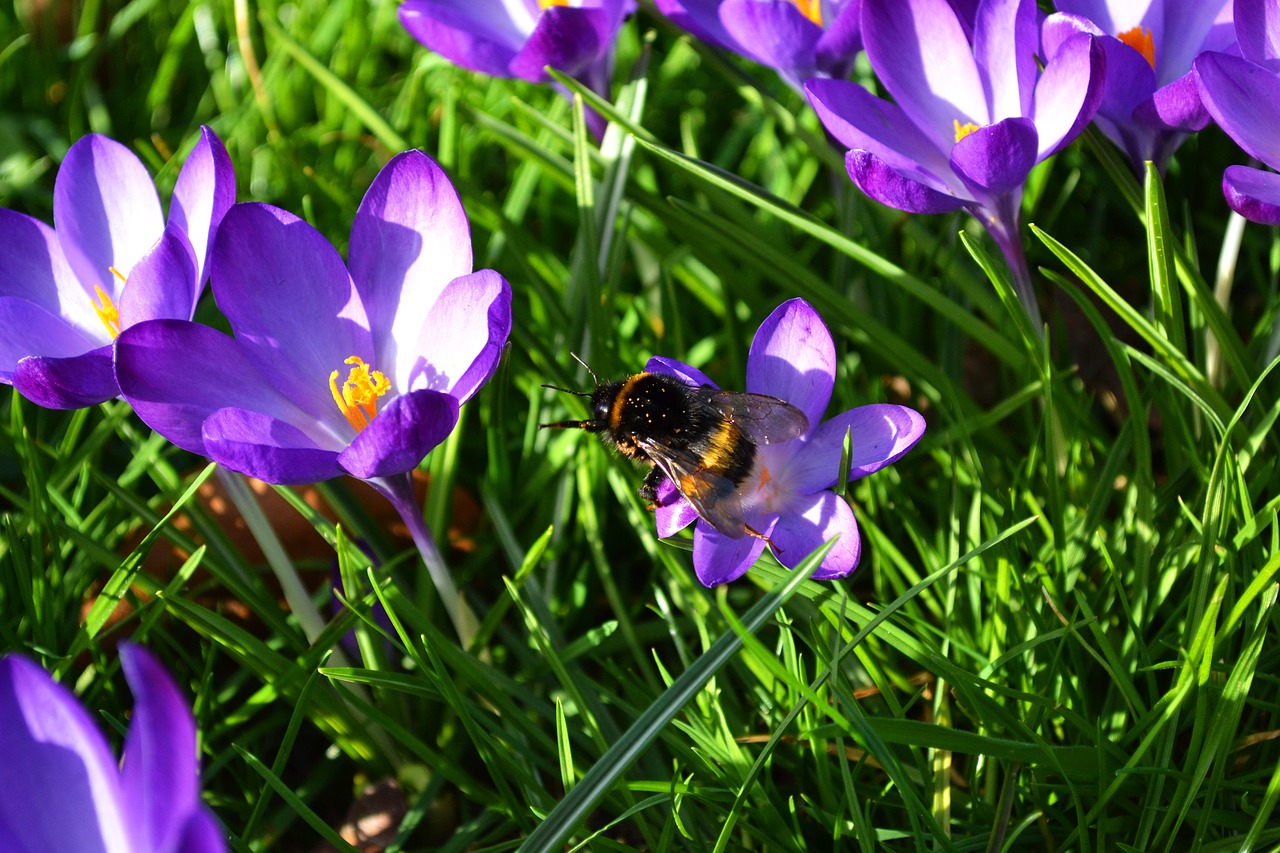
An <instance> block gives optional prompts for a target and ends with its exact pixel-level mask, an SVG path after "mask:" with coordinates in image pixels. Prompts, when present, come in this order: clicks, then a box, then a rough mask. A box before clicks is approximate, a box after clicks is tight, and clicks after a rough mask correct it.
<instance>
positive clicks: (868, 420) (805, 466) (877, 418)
mask: <svg viewBox="0 0 1280 853" xmlns="http://www.w3.org/2000/svg"><path fill="white" fill-rule="evenodd" d="M924 429H925V422H924V418H923V417H921V416H920V413H919V412H917V411H915V410H914V409H909V408H907V407H906V406H894V405H890V404H888V403H872V404H871V405H868V406H859V407H858V408H856V409H850V410H849V411H847V412H841V413H840V414H838V415H836V416H835V417H834V418H832V419H831V420H829V421H826V422H825V423H823V424H822V425H821V426H819V427H818V428H817V429H816V430H814V432H813V433H812V434H811V435H810V436H809V437H808V438H807V439H806V440H805V441H803V442H802V443H799V444H798V445H797V449H796V451H795V452H794V454H793V455H792V456H791V458H790V460H789V461H788V462H786V463H785V468H784V469H780V470H775V471H774V472H773V474H774V478H775V479H777V480H781V481H784V482H785V483H786V488H787V490H788V491H791V492H794V493H796V494H810V493H813V492H817V491H821V490H822V489H830V488H831V487H832V486H834V485H835V484H836V477H837V475H838V474H839V472H840V456H841V454H842V453H843V451H844V437H845V433H846V432H849V433H850V434H851V441H852V445H853V453H852V455H851V456H850V458H849V479H850V480H856V479H858V478H859V477H865V476H866V475H868V474H871V473H873V472H875V471H879V470H880V469H881V468H885V467H887V466H889V465H892V464H893V463H894V462H897V461H898V460H899V459H901V458H902V456H903V455H904V454H905V453H906V452H907V451H908V450H910V449H911V448H912V447H915V445H916V442H918V441H919V440H920V437H921V436H922V435H924Z"/></svg>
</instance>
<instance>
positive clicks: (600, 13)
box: [508, 0, 625, 83]
mask: <svg viewBox="0 0 1280 853" xmlns="http://www.w3.org/2000/svg"><path fill="white" fill-rule="evenodd" d="M624 10H625V5H624V2H623V0H603V2H602V3H601V4H600V5H599V6H595V7H585V6H550V7H548V8H547V9H545V10H543V12H542V14H541V15H539V16H538V21H537V24H535V26H534V28H533V32H532V33H531V34H530V35H529V38H528V39H527V40H526V41H525V43H524V45H523V46H521V48H520V50H519V51H517V52H516V55H515V56H514V57H512V58H511V62H510V65H509V66H508V68H509V70H510V73H511V74H512V75H514V76H516V77H519V78H520V79H522V80H528V81H529V82H531V83H545V82H547V81H549V80H550V79H551V78H550V76H549V75H548V74H547V71H546V69H547V67H548V66H550V67H551V68H554V69H556V70H557V71H563V72H564V73H566V74H569V75H571V76H574V77H581V76H582V75H583V74H585V73H586V72H587V70H588V69H589V68H590V67H591V66H592V65H594V64H595V63H597V62H598V61H600V60H601V59H602V58H604V57H605V56H606V55H607V54H608V53H609V51H610V49H611V48H612V46H613V41H614V37H615V36H616V35H617V33H618V27H619V26H620V25H621V24H622V14H623V12H624Z"/></svg>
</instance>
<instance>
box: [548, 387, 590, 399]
mask: <svg viewBox="0 0 1280 853" xmlns="http://www.w3.org/2000/svg"><path fill="white" fill-rule="evenodd" d="M542 387H543V388H550V389H551V390H552V391H563V392H564V393H566V394H572V395H573V396H575V397H590V396H591V392H590V391H575V390H573V389H572V388H561V387H560V386H559V385H543V386H542Z"/></svg>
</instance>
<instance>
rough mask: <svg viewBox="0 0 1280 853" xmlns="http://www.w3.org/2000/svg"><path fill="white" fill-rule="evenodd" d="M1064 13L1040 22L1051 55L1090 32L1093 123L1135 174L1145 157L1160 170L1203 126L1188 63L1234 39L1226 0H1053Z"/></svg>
mask: <svg viewBox="0 0 1280 853" xmlns="http://www.w3.org/2000/svg"><path fill="white" fill-rule="evenodd" d="M1057 6H1058V10H1059V11H1060V12H1061V13H1064V14H1057V15H1050V16H1049V18H1048V19H1047V20H1046V21H1045V25H1044V49H1045V53H1046V54H1052V53H1053V52H1054V51H1055V50H1056V49H1057V47H1058V45H1060V44H1061V43H1062V42H1063V41H1065V40H1066V39H1068V38H1071V37H1072V36H1074V35H1076V34H1077V33H1081V32H1085V33H1089V34H1091V35H1094V36H1097V37H1098V41H1099V43H1100V44H1101V45H1102V49H1103V52H1104V53H1106V56H1107V79H1106V85H1105V87H1104V89H1103V95H1102V103H1101V104H1100V105H1099V107H1098V114H1097V115H1096V116H1094V119H1093V121H1094V123H1095V124H1096V125H1098V127H1099V129H1101V130H1102V132H1103V133H1104V134H1106V135H1107V137H1108V138H1109V139H1110V140H1111V141H1112V142H1114V143H1115V144H1116V145H1118V146H1119V147H1120V148H1121V150H1123V151H1124V152H1125V154H1127V155H1128V157H1129V159H1130V160H1131V161H1132V163H1133V166H1134V168H1135V170H1137V171H1138V172H1139V174H1141V171H1142V168H1143V167H1142V164H1143V162H1144V161H1146V160H1151V161H1153V162H1155V164H1156V166H1157V167H1159V168H1160V170H1161V171H1164V168H1165V166H1166V165H1168V162H1169V157H1171V156H1172V155H1173V152H1174V151H1175V150H1176V149H1177V147H1178V146H1179V145H1181V144H1182V141H1183V140H1184V139H1186V136H1187V134H1188V133H1193V132H1195V131H1198V130H1202V129H1204V127H1205V125H1207V124H1208V123H1209V115H1208V113H1206V112H1205V110H1204V107H1203V105H1202V104H1201V103H1200V96H1199V94H1198V93H1197V91H1196V83H1195V80H1194V78H1193V77H1192V75H1191V61H1192V60H1193V59H1195V58H1196V56H1197V55H1198V54H1199V53H1200V52H1201V51H1203V50H1224V49H1226V48H1227V47H1228V46H1230V45H1231V44H1232V43H1233V42H1234V41H1235V38H1236V37H1235V30H1234V28H1233V26H1232V23H1231V3H1230V2H1229V0H1207V2H1194V3H1188V2H1186V0H1058V3H1057Z"/></svg>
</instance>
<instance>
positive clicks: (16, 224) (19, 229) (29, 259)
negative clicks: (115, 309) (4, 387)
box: [0, 208, 105, 355]
mask: <svg viewBox="0 0 1280 853" xmlns="http://www.w3.org/2000/svg"><path fill="white" fill-rule="evenodd" d="M92 295H93V288H92V287H88V288H86V287H85V286H84V285H83V284H81V283H80V281H79V279H77V278H76V276H75V272H74V271H72V269H71V266H70V265H69V264H68V263H67V259H66V256H65V255H63V253H62V245H61V244H60V243H59V242H58V235H57V234H56V233H55V232H54V230H53V229H52V228H50V227H49V226H48V225H46V224H45V223H43V222H41V221H40V220H38V219H34V218H32V217H30V216H27V215H26V214H24V213H18V212H17V211H13V210H5V209H2V208H0V298H3V297H6V296H14V297H19V298H21V299H25V300H27V301H30V302H34V303H35V304H37V305H40V306H43V307H44V308H45V309H46V310H48V311H50V312H51V313H54V314H57V315H60V316H62V317H64V318H66V320H67V321H68V322H69V323H71V324H72V325H74V326H76V327H78V328H81V329H88V330H94V332H95V333H96V332H97V331H99V330H102V323H101V322H100V321H99V320H98V316H97V314H96V313H95V312H94V310H93V302H92V301H91V296H92ZM3 328H5V329H6V330H9V329H12V328H13V327H10V326H5V327H3ZM104 333H105V332H104ZM27 354H28V355H30V354H31V353H27Z"/></svg>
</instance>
